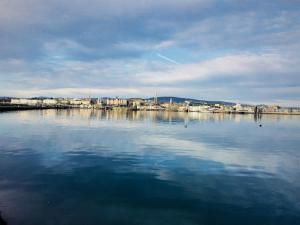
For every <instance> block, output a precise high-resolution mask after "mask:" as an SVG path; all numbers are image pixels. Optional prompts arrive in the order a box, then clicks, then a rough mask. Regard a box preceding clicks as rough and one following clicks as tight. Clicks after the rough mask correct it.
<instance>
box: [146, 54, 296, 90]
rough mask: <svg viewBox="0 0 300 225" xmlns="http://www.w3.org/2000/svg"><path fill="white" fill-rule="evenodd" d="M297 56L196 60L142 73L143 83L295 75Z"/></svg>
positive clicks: (235, 56)
mask: <svg viewBox="0 0 300 225" xmlns="http://www.w3.org/2000/svg"><path fill="white" fill-rule="evenodd" d="M298 63H299V61H298V60H297V59H290V58H284V57H282V56H280V55H276V54H263V55H255V54H238V55H228V56H223V57H219V58H215V59H211V60H206V61H201V62H199V63H193V64H186V65H179V66H177V67H176V68H174V69H170V70H166V71H162V72H157V73H155V74H152V73H151V72H150V73H146V74H145V75H144V76H142V78H141V81H142V82H145V83H157V84H159V83H174V82H184V81H194V80H198V81H199V80H205V79H211V78H214V77H216V76H217V77H221V76H237V77H239V76H257V75H258V76H260V75H262V74H269V75H270V76H272V75H274V74H282V75H284V74H295V73H297V72H298V71H299V69H300V68H299V66H298V65H299V64H298Z"/></svg>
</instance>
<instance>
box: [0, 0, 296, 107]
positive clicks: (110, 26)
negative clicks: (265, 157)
mask: <svg viewBox="0 0 300 225" xmlns="http://www.w3.org/2000/svg"><path fill="white" fill-rule="evenodd" d="M299 16H300V1H298V0H290V1H286V0H270V1H269V0H265V1H258V0H257V1H256V0H249V1H248V0H244V1H240V0H218V1H217V0H185V1H183V0H161V1H151V0H110V1H103V0H85V1H79V0H72V1H71V0H52V1H48V0H47V1H46V0H1V1H0V95H1V96H19V97H21V96H22V97H32V96H54V97H58V96H62V97H86V96H89V95H91V96H93V97H101V96H121V97H137V96H141V97H150V96H153V95H154V93H155V91H157V92H158V95H160V96H181V97H193V98H199V99H207V100H227V101H236V102H245V103H271V104H279V105H293V106H300V75H299V72H300V20H299Z"/></svg>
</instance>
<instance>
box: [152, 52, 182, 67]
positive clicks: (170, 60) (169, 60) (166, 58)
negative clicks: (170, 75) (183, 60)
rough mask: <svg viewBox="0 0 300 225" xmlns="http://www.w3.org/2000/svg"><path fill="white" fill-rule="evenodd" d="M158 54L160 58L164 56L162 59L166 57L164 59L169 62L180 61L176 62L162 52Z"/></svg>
mask: <svg viewBox="0 0 300 225" xmlns="http://www.w3.org/2000/svg"><path fill="white" fill-rule="evenodd" d="M156 55H157V56H158V57H159V58H162V59H164V60H167V61H168V62H171V63H174V64H176V65H178V64H179V63H178V62H176V61H175V60H173V59H170V58H168V57H167V56H164V55H162V54H160V53H156Z"/></svg>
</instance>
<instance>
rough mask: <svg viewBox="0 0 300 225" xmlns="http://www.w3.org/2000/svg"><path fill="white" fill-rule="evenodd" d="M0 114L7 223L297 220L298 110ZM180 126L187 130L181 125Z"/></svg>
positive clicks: (0, 196)
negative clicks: (258, 113) (268, 112)
mask: <svg viewBox="0 0 300 225" xmlns="http://www.w3.org/2000/svg"><path fill="white" fill-rule="evenodd" d="M259 123H263V125H264V126H263V127H262V128H260V127H258V124H257V123H256V122H255V118H254V117H253V115H229V114H201V113H188V114H187V113H172V112H119V111H107V112H105V111H97V110H58V111H57V110H45V111H22V112H10V113H3V114H0V210H1V211H2V212H3V216H5V218H6V219H7V221H8V222H9V224H24V225H26V224H31V225H32V224H33V225H35V224H297V223H298V222H299V219H300V218H299V215H300V214H299V213H300V205H299V202H300V182H299V181H300V168H299V165H300V162H299V160H300V153H299V146H300V141H299V138H298V137H299V134H300V124H299V117H297V116H276V115H269V116H265V115H263V116H262V118H261V120H260V121H259ZM185 126H186V128H185Z"/></svg>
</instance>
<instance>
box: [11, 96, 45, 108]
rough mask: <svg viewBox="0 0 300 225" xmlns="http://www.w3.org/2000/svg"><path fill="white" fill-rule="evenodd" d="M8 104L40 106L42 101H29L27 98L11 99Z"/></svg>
mask: <svg viewBox="0 0 300 225" xmlns="http://www.w3.org/2000/svg"><path fill="white" fill-rule="evenodd" d="M10 103H11V104H12V105H31V106H34V105H41V104H42V103H43V101H42V100H41V99H29V98H13V99H11V101H10Z"/></svg>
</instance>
